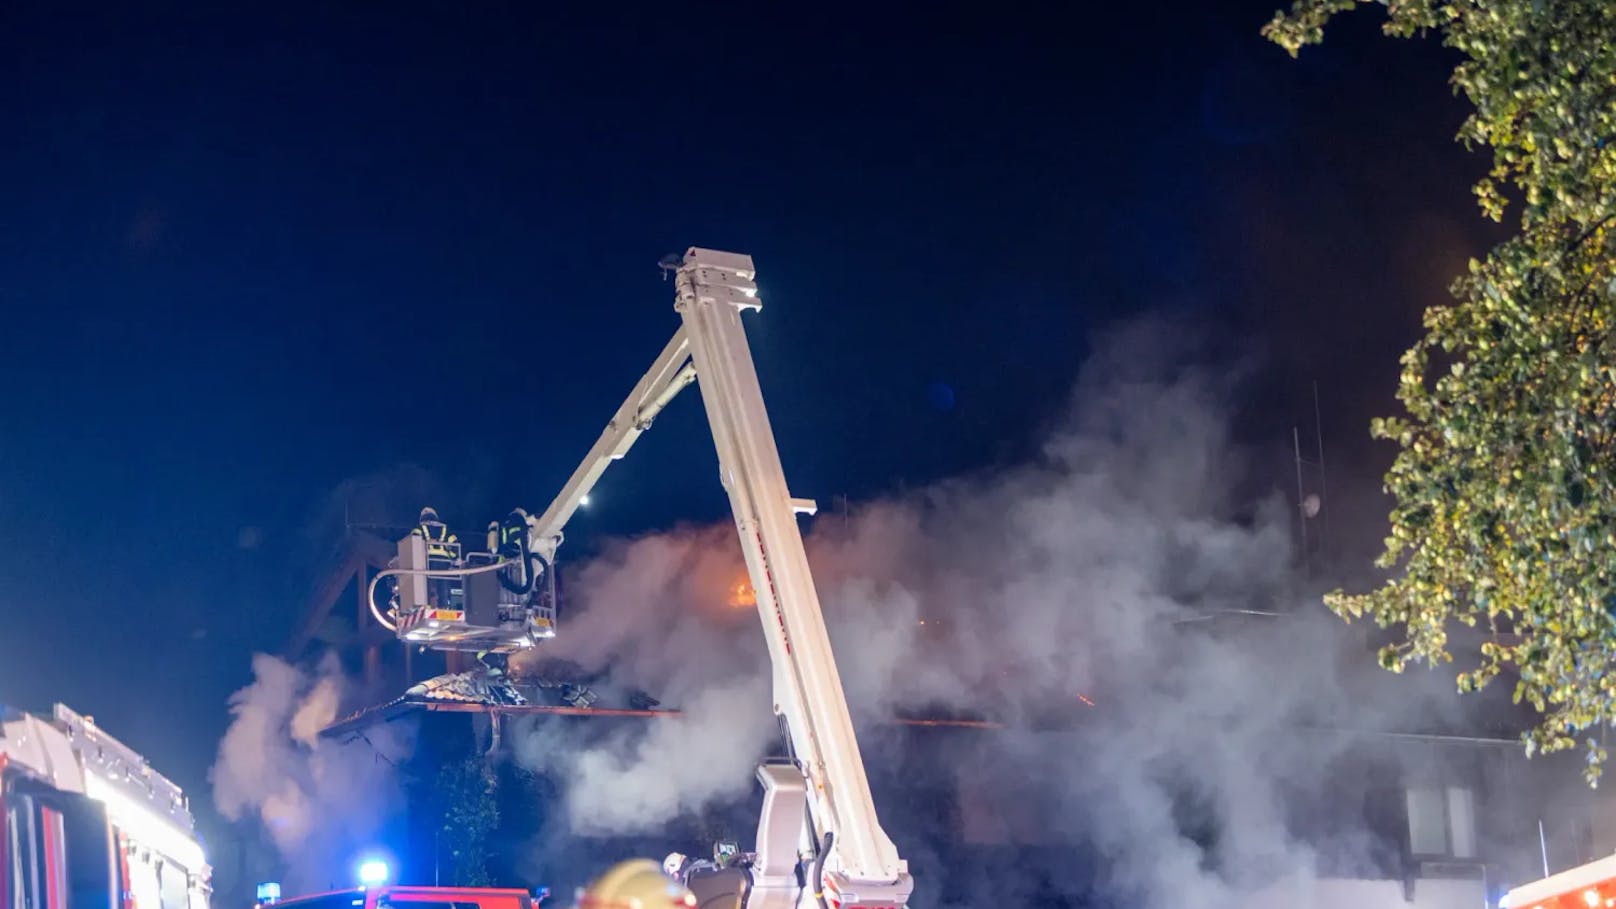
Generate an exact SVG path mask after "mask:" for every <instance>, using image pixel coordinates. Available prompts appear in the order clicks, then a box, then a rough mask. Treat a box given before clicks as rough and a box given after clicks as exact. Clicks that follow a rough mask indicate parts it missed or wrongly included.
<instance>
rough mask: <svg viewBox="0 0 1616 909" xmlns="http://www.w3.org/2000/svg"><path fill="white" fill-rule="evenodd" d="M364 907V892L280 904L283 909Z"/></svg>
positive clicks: (352, 891) (349, 891) (343, 893)
mask: <svg viewBox="0 0 1616 909" xmlns="http://www.w3.org/2000/svg"><path fill="white" fill-rule="evenodd" d="M364 905H365V892H364V891H363V890H343V891H339V892H337V893H327V894H324V895H322V896H313V897H309V898H308V899H297V900H287V901H285V902H283V903H281V904H280V906H281V909H354V907H355V906H361V907H362V906H364Z"/></svg>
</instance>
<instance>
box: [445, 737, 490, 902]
mask: <svg viewBox="0 0 1616 909" xmlns="http://www.w3.org/2000/svg"><path fill="white" fill-rule="evenodd" d="M435 788H436V790H437V794H438V798H439V799H440V800H441V801H440V803H439V804H440V805H441V806H442V810H441V813H440V816H439V819H438V853H439V856H440V857H446V858H447V859H448V865H449V875H448V879H449V883H450V884H453V885H455V886H458V887H487V886H490V885H491V884H492V883H493V877H492V876H491V875H490V874H489V871H488V844H489V841H490V840H491V839H492V838H493V835H494V831H495V829H496V828H497V827H498V826H499V802H498V800H497V799H496V789H497V785H496V781H495V778H494V773H493V771H492V769H491V768H489V766H488V764H487V762H486V761H484V760H483V759H482V758H481V757H480V756H477V755H472V756H470V757H467V758H463V759H461V760H458V761H454V762H452V763H448V764H445V765H444V766H443V769H441V770H440V771H438V778H437V783H436V786H435Z"/></svg>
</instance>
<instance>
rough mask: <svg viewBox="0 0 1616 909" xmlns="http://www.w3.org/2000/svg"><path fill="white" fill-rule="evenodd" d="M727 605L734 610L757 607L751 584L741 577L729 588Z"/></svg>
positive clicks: (755, 593) (755, 595) (755, 594)
mask: <svg viewBox="0 0 1616 909" xmlns="http://www.w3.org/2000/svg"><path fill="white" fill-rule="evenodd" d="M729 605H730V606H731V607H733V608H735V609H745V608H746V607H748V606H756V605H757V591H755V590H753V589H752V582H751V581H749V580H748V579H746V578H745V577H742V578H741V579H740V580H739V581H736V582H735V583H733V584H731V585H730V587H729Z"/></svg>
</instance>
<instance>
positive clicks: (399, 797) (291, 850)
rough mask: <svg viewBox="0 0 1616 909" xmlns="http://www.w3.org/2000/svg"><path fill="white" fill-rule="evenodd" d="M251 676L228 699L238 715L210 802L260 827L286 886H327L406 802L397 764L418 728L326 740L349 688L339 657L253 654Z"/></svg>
mask: <svg viewBox="0 0 1616 909" xmlns="http://www.w3.org/2000/svg"><path fill="white" fill-rule="evenodd" d="M253 675H254V680H253V683H252V684H251V685H248V686H247V687H246V688H243V689H241V690H240V691H238V692H236V693H235V694H234V695H233V696H232V697H231V698H230V712H231V715H232V717H233V718H234V719H233V720H232V721H231V724H230V727H229V729H228V730H227V731H226V732H225V736H224V738H223V740H222V741H220V743H219V753H218V757H217V759H216V760H215V762H214V765H213V768H212V770H211V771H210V773H209V779H210V780H211V782H212V783H213V799H214V803H215V804H216V805H217V806H218V809H219V811H220V813H221V814H223V815H224V816H225V817H226V818H228V819H230V820H232V821H254V822H258V823H261V824H262V825H263V827H264V829H265V830H266V831H267V832H268V833H269V836H270V838H271V840H272V841H273V842H274V844H275V847H276V849H277V850H278V851H279V853H280V855H281V858H282V860H283V861H284V863H285V866H286V870H287V875H286V880H285V883H286V885H287V887H288V890H289V891H290V892H300V891H301V892H311V891H317V890H323V889H326V888H328V887H329V885H330V883H331V880H330V876H331V874H332V872H333V869H334V868H335V867H341V866H340V865H338V864H336V863H338V862H340V861H341V860H342V859H344V858H346V857H347V856H348V855H350V854H352V853H353V852H355V850H358V849H362V848H364V847H365V846H367V845H370V844H372V843H374V842H375V840H376V837H377V835H378V833H379V831H380V830H381V829H382V827H383V825H384V824H385V823H386V822H387V821H388V820H389V819H390V818H391V817H392V816H393V815H394V814H395V813H396V812H397V811H398V810H399V809H400V808H401V807H402V805H403V793H402V790H401V788H400V781H399V779H398V777H397V775H396V774H395V773H394V772H393V770H394V766H395V765H396V764H397V762H398V761H400V760H402V759H403V758H404V757H406V756H407V755H408V754H409V753H410V751H411V749H412V747H413V732H412V727H411V726H409V725H408V724H398V723H395V724H389V725H386V726H381V727H376V728H372V729H371V730H369V731H368V732H367V734H366V740H363V741H354V742H348V743H340V742H335V741H332V740H329V739H321V738H320V737H319V731H320V730H321V729H323V728H324V727H325V726H327V725H328V724H330V722H331V721H332V720H334V719H336V717H337V712H338V710H339V708H340V706H341V702H342V699H343V696H344V691H345V685H346V683H345V680H344V678H343V676H342V672H341V667H340V665H339V663H338V662H337V660H336V659H335V657H333V656H329V655H328V656H327V658H326V659H325V660H324V661H323V662H322V663H321V664H320V666H319V667H318V669H317V670H316V672H315V673H313V674H310V673H305V672H303V671H301V670H300V669H298V668H297V667H295V666H292V665H291V664H289V663H287V662H285V661H284V660H281V659H278V658H276V657H273V656H268V655H265V654H257V655H255V656H254V657H253Z"/></svg>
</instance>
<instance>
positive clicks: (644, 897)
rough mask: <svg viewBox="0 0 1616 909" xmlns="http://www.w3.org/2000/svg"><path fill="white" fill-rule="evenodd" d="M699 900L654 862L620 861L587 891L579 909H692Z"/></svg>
mask: <svg viewBox="0 0 1616 909" xmlns="http://www.w3.org/2000/svg"><path fill="white" fill-rule="evenodd" d="M695 905H696V897H695V895H694V894H692V893H691V892H690V891H689V890H686V889H685V887H684V886H683V885H682V884H679V883H678V882H676V881H674V880H673V879H672V878H670V877H668V876H667V875H666V874H663V873H662V869H661V867H659V866H658V865H657V863H656V862H653V861H651V860H650V859H633V860H631V861H627V862H619V863H618V864H616V865H613V866H612V867H611V868H609V869H607V871H606V873H605V874H603V875H601V876H600V877H598V878H596V879H595V882H594V883H593V884H590V885H589V886H588V887H587V888H585V890H584V892H583V894H582V895H581V896H580V897H579V899H578V909H692V907H694V906H695Z"/></svg>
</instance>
